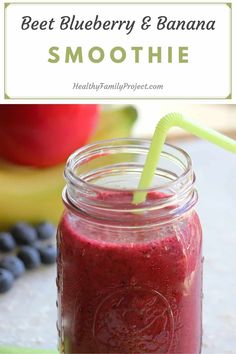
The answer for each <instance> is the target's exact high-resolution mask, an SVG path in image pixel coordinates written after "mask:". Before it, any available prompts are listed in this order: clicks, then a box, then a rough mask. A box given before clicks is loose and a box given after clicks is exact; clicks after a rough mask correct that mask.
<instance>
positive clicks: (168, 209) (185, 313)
mask: <svg viewBox="0 0 236 354" xmlns="http://www.w3.org/2000/svg"><path fill="white" fill-rule="evenodd" d="M111 144H113V143H112V142H110V143H109V144H108V145H106V150H107V151H108V150H109V149H110V150H111ZM115 144H117V145H116V149H114V147H112V150H113V151H114V150H117V151H118V150H119V149H123V150H124V146H123V145H124V143H123V142H122V141H119V142H118V143H117V142H116V143H115ZM129 145H130V146H129V147H127V141H125V146H126V149H127V155H126V158H125V159H123V160H124V161H122V162H119V164H115V165H114V167H113V168H111V164H112V163H113V161H110V162H109V165H108V164H107V162H106V165H105V164H104V166H103V167H102V168H101V167H98V166H96V167H95V170H96V172H95V173H94V172H91V173H89V172H88V171H84V170H83V172H82V173H81V175H82V177H81V176H80V174H79V173H78V171H77V172H76V173H77V175H79V176H80V177H75V176H73V175H72V174H73V173H75V172H73V171H75V169H76V168H77V167H78V165H79V163H80V162H81V160H80V158H81V154H82V161H88V159H87V157H88V156H86V159H83V155H84V153H85V152H86V153H87V155H88V151H87V150H86V149H85V151H82V152H77V153H76V155H74V156H73V157H72V158H71V159H70V160H69V165H67V169H69V172H68V171H67V172H66V177H67V179H68V187H67V189H66V190H65V191H64V202H65V205H66V211H65V213H64V215H63V218H62V220H61V223H60V226H59V230H58V251H59V257H58V277H57V285H58V304H59V318H58V331H59V341H60V343H59V345H60V351H61V353H160V354H164V353H171V354H176V353H181V354H184V353H186V354H187V353H188V354H190V353H193V354H196V353H200V348H201V292H202V281H201V278H202V262H201V227H200V223H199V219H198V216H197V214H196V212H195V211H194V205H195V203H196V199H197V196H196V191H195V190H194V187H193V182H194V175H193V172H192V169H191V162H190V160H189V157H188V156H187V155H186V154H185V153H184V152H182V151H181V150H179V149H176V148H173V147H166V152H165V154H166V155H165V156H164V157H163V160H162V164H161V169H160V170H159V171H157V175H158V181H161V182H162V183H161V184H160V185H159V186H158V188H157V187H156V186H154V188H152V189H151V190H150V191H149V192H148V196H147V199H146V201H145V202H144V203H143V204H142V205H141V206H139V208H140V209H139V210H137V206H134V205H133V204H132V192H131V191H130V190H128V188H127V187H126V188H124V185H125V184H126V180H128V181H131V182H129V183H132V184H133V183H135V181H134V180H135V178H133V177H134V176H133V174H134V175H135V173H137V171H138V170H139V169H138V164H140V166H141V163H142V161H141V162H139V161H138V162H137V160H138V159H137V156H136V155H137V150H139V151H138V154H143V155H145V153H146V152H147V149H148V143H147V142H139V141H136V140H135V141H132V140H131V141H130V143H129ZM137 147H139V149H137ZM88 149H89V152H90V155H91V154H92V153H93V150H94V149H95V150H96V154H97V151H98V146H96V147H95V148H94V147H89V148H88ZM123 150H122V151H123ZM102 151H103V153H104V147H103V149H102ZM133 151H135V152H133ZM115 154H117V152H116V153H115ZM134 155H135V156H134ZM114 157H116V156H113V158H114ZM181 158H182V161H181V163H182V165H181V164H179V166H180V165H181V168H180V167H179V166H178V167H177V168H174V163H175V164H177V163H178V161H180V159H181ZM175 159H176V160H175ZM111 160H113V159H111ZM130 160H132V161H131V162H132V163H131V162H130ZM165 160H168V163H167V161H165ZM170 160H173V161H174V162H173V161H172V162H171V163H170V162H169V161H170ZM114 161H115V160H114ZM134 161H135V163H134ZM128 162H129V163H128ZM70 164H73V166H71V165H70ZM172 164H173V166H172ZM108 166H109V168H108ZM75 167H76V168H75ZM93 167H94V164H93ZM164 168H165V169H166V170H164ZM167 168H168V169H167ZM134 169H135V171H136V172H135V173H133V172H132V171H133V170H134ZM181 170H182V172H181ZM164 171H165V172H164ZM108 175H109V176H108ZM104 176H105V177H104ZM74 177H75V178H74ZM131 177H132V178H131ZM86 178H87V181H85V183H84V181H83V179H86ZM166 180H167V181H166ZM76 183H78V185H76ZM117 184H118V185H119V188H114V187H115V186H116V185H117ZM114 185H115V186H114ZM121 187H122V188H121ZM128 187H129V184H128Z"/></svg>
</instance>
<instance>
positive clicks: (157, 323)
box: [93, 287, 174, 353]
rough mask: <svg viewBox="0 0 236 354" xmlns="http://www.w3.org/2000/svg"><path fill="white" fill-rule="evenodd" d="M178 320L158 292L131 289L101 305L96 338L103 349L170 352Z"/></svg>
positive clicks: (116, 292)
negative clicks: (175, 322)
mask: <svg viewBox="0 0 236 354" xmlns="http://www.w3.org/2000/svg"><path fill="white" fill-rule="evenodd" d="M173 333H174V320H173V314H172V311H171V308H170V305H169V303H168V301H167V300H166V298H165V297H164V296H163V295H161V294H160V293H159V292H157V291H156V290H151V289H144V288H140V287H128V288H125V289H122V290H117V291H115V292H113V293H111V294H109V295H108V296H107V297H105V298H104V299H103V301H102V302H101V303H100V304H99V306H98V308H97V310H96V314H95V318H94V324H93V335H94V338H95V340H96V342H97V345H98V347H99V350H106V349H107V348H109V350H113V351H114V352H116V353H117V352H119V353H122V352H123V353H124V352H148V353H168V351H169V350H170V347H171V343H172V339H173Z"/></svg>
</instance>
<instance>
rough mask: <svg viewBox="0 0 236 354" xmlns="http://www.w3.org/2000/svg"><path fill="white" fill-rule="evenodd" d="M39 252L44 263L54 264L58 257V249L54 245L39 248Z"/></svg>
mask: <svg viewBox="0 0 236 354" xmlns="http://www.w3.org/2000/svg"><path fill="white" fill-rule="evenodd" d="M39 254H40V258H41V262H42V263H43V264H53V263H55V262H56V259H57V250H56V247H54V246H52V245H46V246H43V247H41V248H40V249H39Z"/></svg>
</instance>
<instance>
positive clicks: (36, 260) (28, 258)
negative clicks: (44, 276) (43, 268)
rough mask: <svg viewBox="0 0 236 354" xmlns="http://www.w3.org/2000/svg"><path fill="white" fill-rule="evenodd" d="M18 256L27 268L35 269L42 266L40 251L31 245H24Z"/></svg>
mask: <svg viewBox="0 0 236 354" xmlns="http://www.w3.org/2000/svg"><path fill="white" fill-rule="evenodd" d="M18 257H19V258H20V259H21V260H22V262H23V263H24V265H25V267H26V268H27V269H35V268H38V267H39V266H40V263H41V262H40V255H39V251H38V250H36V249H35V248H33V247H31V246H22V247H21V248H20V250H19V252H18Z"/></svg>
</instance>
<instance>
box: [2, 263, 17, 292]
mask: <svg viewBox="0 0 236 354" xmlns="http://www.w3.org/2000/svg"><path fill="white" fill-rule="evenodd" d="M13 283H14V277H13V275H12V273H11V272H9V271H8V270H6V269H3V268H0V294H2V293H5V292H7V291H8V290H10V289H11V287H12V285H13Z"/></svg>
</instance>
